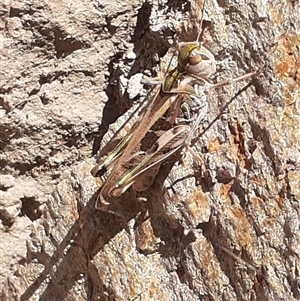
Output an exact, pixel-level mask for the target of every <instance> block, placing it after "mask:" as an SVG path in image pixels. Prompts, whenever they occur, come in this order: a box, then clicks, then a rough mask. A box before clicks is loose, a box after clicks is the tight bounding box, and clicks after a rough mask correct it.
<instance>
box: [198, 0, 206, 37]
mask: <svg viewBox="0 0 300 301" xmlns="http://www.w3.org/2000/svg"><path fill="white" fill-rule="evenodd" d="M204 6H205V0H203V4H202V8H201V19H200V22H199V32H198V36H197V39H196V42H200V36H201V34H202V31H203V30H202V24H203V15H204Z"/></svg>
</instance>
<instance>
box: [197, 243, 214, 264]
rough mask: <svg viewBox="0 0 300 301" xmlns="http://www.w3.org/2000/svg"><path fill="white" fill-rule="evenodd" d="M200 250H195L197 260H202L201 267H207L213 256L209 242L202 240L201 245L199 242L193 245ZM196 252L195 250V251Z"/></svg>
mask: <svg viewBox="0 0 300 301" xmlns="http://www.w3.org/2000/svg"><path fill="white" fill-rule="evenodd" d="M196 247H197V249H198V250H201V252H197V253H198V254H199V260H200V261H201V262H202V266H203V269H204V270H205V269H207V268H208V267H209V265H210V264H211V262H212V258H213V256H214V255H213V249H212V247H211V244H210V243H208V242H207V241H205V242H202V243H201V246H199V244H198V245H197V246H196V245H194V248H195V250H197V249H196ZM195 252H196V251H195Z"/></svg>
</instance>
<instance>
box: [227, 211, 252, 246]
mask: <svg viewBox="0 0 300 301" xmlns="http://www.w3.org/2000/svg"><path fill="white" fill-rule="evenodd" d="M230 211H231V213H232V214H231V218H232V221H233V223H234V226H235V230H236V231H235V234H236V238H237V241H238V242H239V243H240V245H241V246H243V247H244V248H246V247H247V245H249V244H251V243H252V236H251V227H250V224H249V222H248V219H247V217H246V214H245V212H244V210H243V209H242V208H239V207H236V206H234V207H232V208H231V209H230Z"/></svg>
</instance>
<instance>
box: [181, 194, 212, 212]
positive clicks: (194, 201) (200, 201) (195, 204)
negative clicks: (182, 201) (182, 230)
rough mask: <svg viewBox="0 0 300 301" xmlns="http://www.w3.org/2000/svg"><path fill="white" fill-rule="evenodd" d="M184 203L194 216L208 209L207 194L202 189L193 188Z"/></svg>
mask: <svg viewBox="0 0 300 301" xmlns="http://www.w3.org/2000/svg"><path fill="white" fill-rule="evenodd" d="M186 204H187V207H188V210H189V213H190V215H191V216H192V217H194V218H197V217H198V216H199V215H200V216H201V215H202V214H203V212H204V211H206V210H207V209H209V204H208V199H207V196H206V195H205V194H204V193H203V191H202V189H195V190H194V191H193V193H192V195H191V196H190V197H189V199H188V200H187V202H186Z"/></svg>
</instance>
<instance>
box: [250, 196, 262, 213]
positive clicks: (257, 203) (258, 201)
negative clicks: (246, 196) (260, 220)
mask: <svg viewBox="0 0 300 301" xmlns="http://www.w3.org/2000/svg"><path fill="white" fill-rule="evenodd" d="M250 202H251V203H252V207H253V209H255V210H260V208H261V205H262V204H263V200H262V199H260V198H258V197H252V198H250Z"/></svg>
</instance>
